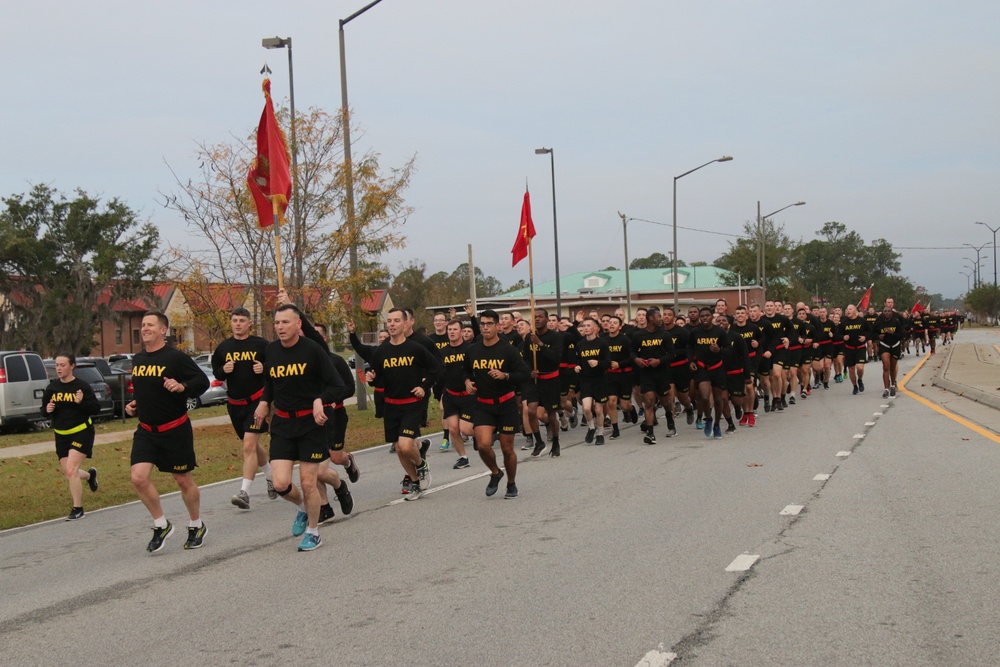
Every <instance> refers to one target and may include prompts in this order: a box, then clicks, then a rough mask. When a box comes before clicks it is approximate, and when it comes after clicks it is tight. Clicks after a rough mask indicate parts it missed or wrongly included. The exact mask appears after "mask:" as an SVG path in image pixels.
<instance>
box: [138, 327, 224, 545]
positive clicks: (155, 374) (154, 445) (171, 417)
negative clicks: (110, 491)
mask: <svg viewBox="0 0 1000 667" xmlns="http://www.w3.org/2000/svg"><path fill="white" fill-rule="evenodd" d="M169 326H170V324H169V320H168V319H167V316H166V315H164V314H163V313H161V312H159V311H148V312H147V313H146V314H145V315H143V316H142V324H141V325H140V329H139V333H140V335H141V336H142V343H143V346H144V348H145V349H144V350H143V351H142V352H139V353H137V354H136V355H135V357H134V358H133V360H132V386H133V388H134V393H133V396H134V397H135V398H134V400H132V401H131V402H130V403H129V404H128V405H126V406H125V413H126V414H127V415H129V416H132V415H137V416H138V417H139V427H138V428H136V430H135V433H134V434H133V436H132V455H131V467H132V486H134V487H135V490H136V492H137V493H138V494H139V499H140V500H142V504H143V505H145V506H146V509H147V510H149V514H150V515H151V516H152V517H153V539H152V540H150V542H149V544H148V545H147V546H146V551H149V552H150V553H154V552H156V551H159V550H160V549H162V548H163V541H164V540H165V539H166V538H168V537H170V535H171V534H172V533H173V531H174V527H173V525H171V523H170V522H169V521H167V518H166V517H165V516H164V514H163V507H162V506H161V505H160V494H159V492H158V491H157V490H156V486H155V485H154V484H153V482H152V480H151V479H150V477H151V476H152V472H153V466H156V468H157V469H158V470H160V471H161V472H167V473H170V474H172V475H173V477H174V482H176V484H177V486H178V488H179V489H180V491H181V498H182V499H183V500H184V505H185V507H187V511H188V516H189V517H190V521H189V523H188V539H187V542H185V543H184V548H185V549H197V548H199V547H201V545H202V541H203V539H204V537H205V524H204V523H203V522H202V520H201V494H200V493H199V492H198V485H197V484H195V482H194V478H193V477H192V474H191V473H192V472H193V471H194V469H195V468H196V467H197V465H198V464H197V460H196V459H195V455H194V434H193V432H192V430H191V420H190V419H188V413H187V399H188V398H195V397H198V396H201V395H202V394H203V393H204V392H205V390H206V389H208V386H209V380H208V376H206V375H205V373H204V372H203V371H202V370H201V369H200V368H198V365H197V364H195V363H194V361H193V360H192V359H191V357H189V356H188V355H186V354H184V353H183V352H181V351H180V350H175V349H174V348H173V347H171V346H170V345H167V343H166V337H167V331H168V327H169Z"/></svg>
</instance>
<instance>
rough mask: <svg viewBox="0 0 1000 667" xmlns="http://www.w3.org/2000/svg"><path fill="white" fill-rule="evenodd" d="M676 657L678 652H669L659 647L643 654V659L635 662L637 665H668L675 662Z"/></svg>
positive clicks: (650, 666)
mask: <svg viewBox="0 0 1000 667" xmlns="http://www.w3.org/2000/svg"><path fill="white" fill-rule="evenodd" d="M675 658H677V654H676V653H668V652H665V651H660V650H658V649H653V650H652V651H650V652H649V653H647V654H646V655H644V656H642V660H640V661H639V662H637V663H635V667H666V666H667V665H669V664H670V663H671V662H673V661H674V659H675Z"/></svg>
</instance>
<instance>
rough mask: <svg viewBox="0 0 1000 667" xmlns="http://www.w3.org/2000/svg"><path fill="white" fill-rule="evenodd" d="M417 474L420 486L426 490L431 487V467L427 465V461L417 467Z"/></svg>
mask: <svg viewBox="0 0 1000 667" xmlns="http://www.w3.org/2000/svg"><path fill="white" fill-rule="evenodd" d="M417 476H418V477H419V478H420V488H421V489H423V490H424V491H426V490H427V489H429V488H431V467H430V466H429V465H427V461H424V462H423V464H422V465H421V466H420V467H419V468H417Z"/></svg>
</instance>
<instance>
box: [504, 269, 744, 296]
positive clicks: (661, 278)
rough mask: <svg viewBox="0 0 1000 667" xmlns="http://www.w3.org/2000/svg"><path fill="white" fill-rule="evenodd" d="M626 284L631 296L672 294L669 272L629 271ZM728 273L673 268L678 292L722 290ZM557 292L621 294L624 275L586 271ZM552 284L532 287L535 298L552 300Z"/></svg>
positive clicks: (522, 291)
mask: <svg viewBox="0 0 1000 667" xmlns="http://www.w3.org/2000/svg"><path fill="white" fill-rule="evenodd" d="M628 273H629V284H630V288H631V290H632V293H633V294H636V293H638V292H665V291H673V289H674V286H673V282H672V281H671V278H672V269H669V268H665V269H631V270H630V271H629V272H628ZM726 275H730V272H729V271H726V270H725V269H720V268H718V267H715V266H679V267H677V287H678V290H685V291H686V290H694V289H716V288H720V287H725V286H726V284H725V282H723V276H726ZM559 288H560V289H561V290H562V292H563V294H572V295H577V294H625V272H624V271H586V272H583V273H573V274H570V275H568V276H561V277H560V278H559ZM529 292H530V290H529V289H528V288H527V287H526V288H524V289H519V290H514V291H513V292H507V293H506V294H501V295H499V296H500V297H523V296H528V294H529ZM555 293H556V281H555V280H549V281H546V282H543V283H535V296H544V295H546V294H551V295H553V296H555Z"/></svg>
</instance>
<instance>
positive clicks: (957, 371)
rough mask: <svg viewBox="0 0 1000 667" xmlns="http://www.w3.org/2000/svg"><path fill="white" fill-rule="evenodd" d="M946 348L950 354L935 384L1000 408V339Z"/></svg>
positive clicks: (934, 381)
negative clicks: (990, 342) (996, 341)
mask: <svg viewBox="0 0 1000 667" xmlns="http://www.w3.org/2000/svg"><path fill="white" fill-rule="evenodd" d="M938 350H939V352H938V353H939V354H940V351H941V348H940V347H939V348H938ZM946 350H947V354H948V356H947V357H946V358H945V361H944V364H943V365H942V366H941V371H940V372H939V373H938V375H937V376H936V377H935V378H934V380H933V383H934V386H936V387H940V388H941V389H946V390H948V391H950V392H952V393H953V394H958V395H959V396H962V397H964V398H967V399H969V400H972V401H975V402H976V403H981V404H982V405H988V406H989V407H991V408H994V409H997V410H1000V341H998V344H988V343H955V344H954V345H949V346H948V347H947V348H946Z"/></svg>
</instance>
